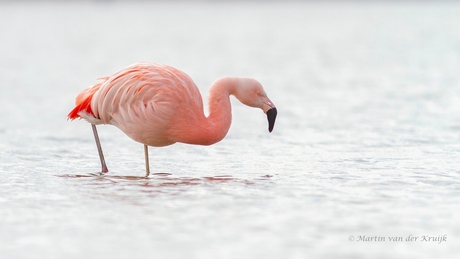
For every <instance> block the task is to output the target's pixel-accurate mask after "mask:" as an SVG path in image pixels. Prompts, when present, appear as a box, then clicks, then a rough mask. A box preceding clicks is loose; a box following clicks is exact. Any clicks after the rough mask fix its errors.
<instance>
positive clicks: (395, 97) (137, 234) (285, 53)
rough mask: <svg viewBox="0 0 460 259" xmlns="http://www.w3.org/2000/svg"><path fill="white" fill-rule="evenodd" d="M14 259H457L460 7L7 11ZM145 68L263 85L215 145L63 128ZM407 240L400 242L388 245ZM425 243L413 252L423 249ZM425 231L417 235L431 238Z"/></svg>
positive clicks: (6, 254)
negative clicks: (101, 160)
mask: <svg viewBox="0 0 460 259" xmlns="http://www.w3.org/2000/svg"><path fill="white" fill-rule="evenodd" d="M0 17H1V18H0V32H1V34H2V39H3V40H2V43H1V46H2V47H1V48H0V93H1V94H0V102H1V106H0V118H1V120H0V154H1V157H0V172H1V180H0V257H1V258H128V257H129V258H147V257H148V258H151V257H156V258H339V257H340V258H370V257H373V258H403V257H404V258H408V257H417V258H456V257H455V256H456V255H457V256H458V254H459V253H460V248H459V247H458V245H457V244H458V242H459V240H460V220H459V219H458V215H459V212H460V209H459V205H460V198H459V197H460V195H459V194H460V181H459V176H460V175H459V168H460V162H459V161H460V144H459V143H460V134H459V129H460V126H459V125H460V119H459V117H458V111H459V110H460V100H459V96H460V91H459V87H458V85H459V83H460V80H459V79H460V78H459V73H458V68H459V65H460V47H459V46H460V27H459V24H460V5H459V4H457V3H455V2H448V3H437V4H429V3H418V4H417V3H404V4H398V3H383V2H380V3H373V4H365V3H348V4H343V3H342V4H340V3H323V4H319V3H287V4H286V3H283V4H282V3H270V4H259V3H257V2H254V3H250V4H248V3H220V4H212V3H206V2H201V3H170V4H166V3H161V2H155V3H142V2H140V3H122V2H110V1H104V2H98V3H92V2H86V3H56V2H54V3H45V4H43V3H41V4H37V3H5V2H2V3H0ZM138 61H154V62H159V63H165V64H170V65H173V66H175V67H178V68H180V69H182V70H183V71H186V72H187V73H188V74H189V75H190V76H191V77H192V78H194V80H195V82H196V83H197V84H198V85H199V87H200V90H201V91H202V93H203V94H204V96H206V95H207V90H208V86H209V85H210V84H211V83H212V82H213V81H214V80H215V79H217V78H218V77H221V76H224V75H236V76H250V77H254V78H257V79H258V80H259V81H261V82H262V83H263V84H264V86H265V88H266V90H267V92H268V94H269V96H270V98H271V99H272V100H273V102H274V103H275V104H276V105H277V107H278V111H279V115H278V119H277V124H276V125H275V129H274V131H273V132H272V133H271V134H269V133H268V132H267V124H266V118H265V115H264V114H262V113H261V112H260V111H258V110H255V109H250V108H247V107H244V106H243V105H241V104H239V103H238V102H237V101H234V102H233V118H234V120H233V124H232V127H231V129H230V132H229V134H228V136H227V137H226V138H225V139H224V141H222V142H220V143H218V144H216V145H213V146H210V147H201V146H189V145H183V144H177V145H173V146H170V147H166V148H152V149H151V150H150V154H151V167H152V171H153V173H154V175H152V176H151V177H149V178H148V179H146V178H143V177H142V176H143V174H144V162H143V147H142V145H140V144H138V143H135V142H133V141H132V140H130V139H129V138H128V137H126V136H125V135H124V134H123V133H121V132H120V131H119V130H118V129H116V128H114V127H111V126H101V127H99V133H100V136H101V140H102V144H103V148H104V151H105V154H106V160H107V162H108V166H109V169H110V170H111V172H110V173H109V174H108V175H107V176H99V175H98V174H97V172H98V170H99V164H98V158H97V152H96V148H95V145H94V143H93V137H92V133H91V128H90V126H89V124H87V123H85V122H83V121H74V122H70V121H66V114H67V113H68V112H69V111H70V110H71V109H72V108H73V106H72V105H73V100H74V97H75V96H76V95H77V93H78V92H79V91H81V90H82V89H83V88H85V87H87V86H89V85H91V84H93V83H94V82H95V81H96V78H98V77H101V76H105V75H109V74H111V73H113V72H115V71H117V70H118V69H120V68H122V67H125V66H127V65H129V64H131V63H134V62H138ZM393 237H394V238H396V239H395V240H393V239H392V238H393ZM410 237H413V239H412V241H410V240H409V239H407V238H410ZM415 238H417V239H416V240H415Z"/></svg>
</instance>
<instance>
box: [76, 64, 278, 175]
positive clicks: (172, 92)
mask: <svg viewBox="0 0 460 259" xmlns="http://www.w3.org/2000/svg"><path fill="white" fill-rule="evenodd" d="M230 95H234V96H235V97H236V98H237V99H238V100H239V101H240V102H242V103H243V104H245V105H247V106H250V107H255V108H260V109H262V111H263V112H264V113H266V115H267V119H268V131H269V132H271V131H272V130H273V127H274V125H275V119H276V115H277V110H276V107H275V105H274V104H273V103H272V101H271V100H270V99H269V98H268V97H267V94H266V93H265V91H264V89H263V87H262V85H261V84H260V83H259V82H258V81H257V80H255V79H252V78H238V77H223V78H220V79H218V80H216V81H215V82H214V83H213V84H212V86H211V88H210V91H209V115H208V116H207V117H206V116H205V114H204V109H203V101H202V98H201V94H200V92H199V90H198V87H197V86H196V85H195V83H194V82H193V80H192V79H191V78H190V77H189V76H188V75H187V74H186V73H184V72H182V71H180V70H178V69H176V68H174V67H171V66H168V65H162V64H155V63H137V64H133V65H131V66H128V67H126V68H124V69H122V70H120V71H119V72H117V73H115V74H113V75H112V76H109V77H103V78H100V79H99V82H98V83H96V84H95V85H93V86H92V87H90V88H87V89H85V90H83V91H82V92H81V93H80V94H78V96H77V98H76V106H75V108H74V109H73V110H72V111H71V112H70V113H69V114H68V119H70V120H74V119H77V118H79V119H85V120H86V121H88V122H89V123H91V127H92V130H93V135H94V139H95V141H96V146H97V150H98V153H99V158H100V161H101V167H102V170H101V171H102V173H107V172H108V171H109V170H108V168H107V165H106V163H105V159H104V154H103V152H102V147H101V143H100V140H99V135H98V133H97V129H96V125H99V124H110V125H114V126H116V127H118V128H119V129H120V130H121V131H123V132H124V133H125V134H126V135H128V136H129V137H130V138H132V139H133V140H135V141H137V142H140V143H142V144H144V154H145V170H146V177H148V176H149V174H150V166H149V155H148V146H153V147H163V146H168V145H171V144H174V143H176V142H181V143H187V144H196V145H212V144H214V143H216V142H219V141H221V140H222V139H223V138H224V137H225V135H227V132H228V130H229V128H230V124H231V120H232V115H231V104H230V98H229V96H230Z"/></svg>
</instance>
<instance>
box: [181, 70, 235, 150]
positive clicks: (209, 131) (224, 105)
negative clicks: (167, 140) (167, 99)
mask: <svg viewBox="0 0 460 259" xmlns="http://www.w3.org/2000/svg"><path fill="white" fill-rule="evenodd" d="M237 80H238V79H237V78H229V77H225V78H221V79H219V80H217V81H215V82H214V83H213V84H212V86H211V89H210V90H209V100H208V105H209V116H208V117H205V115H204V111H203V110H201V111H193V112H196V113H199V114H195V116H194V119H193V121H190V124H189V125H187V127H174V130H175V131H174V133H175V134H174V136H175V137H174V139H173V142H182V143H187V144H196V145H212V144H214V143H216V142H219V141H221V140H222V139H223V138H224V137H225V136H226V135H227V132H228V130H229V128H230V124H231V123H232V111H231V109H232V107H231V104H230V95H231V94H234V93H235V90H236V87H237V84H238V82H237ZM185 128H186V132H182V131H178V129H180V130H185ZM176 133H177V134H176Z"/></svg>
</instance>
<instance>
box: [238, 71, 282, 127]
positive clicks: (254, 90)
mask: <svg viewBox="0 0 460 259" xmlns="http://www.w3.org/2000/svg"><path fill="white" fill-rule="evenodd" d="M239 81H240V82H239V85H238V87H236V89H235V90H236V91H235V97H236V98H237V99H238V100H239V101H240V102H242V103H243V104H246V105H247V106H250V107H255V108H260V109H262V110H263V112H264V113H265V114H267V119H268V131H269V132H272V130H273V127H274V126H275V120H276V115H277V113H278V112H277V110H276V107H275V105H274V104H273V103H272V101H271V100H270V99H269V98H268V97H267V94H266V93H265V90H264V88H263V87H262V85H261V84H260V83H259V82H258V81H257V80H255V79H252V78H240V80H239Z"/></svg>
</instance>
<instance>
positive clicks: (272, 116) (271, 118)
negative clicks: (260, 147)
mask: <svg viewBox="0 0 460 259" xmlns="http://www.w3.org/2000/svg"><path fill="white" fill-rule="evenodd" d="M277 114H278V111H277V110H276V108H271V109H270V110H268V111H267V119H268V131H269V132H272V131H273V128H274V127H275V120H276V115H277Z"/></svg>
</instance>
